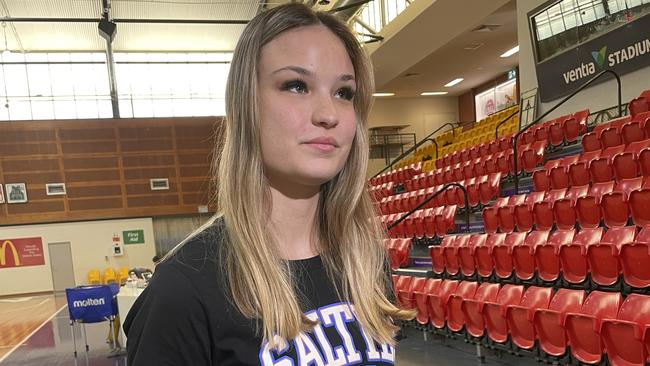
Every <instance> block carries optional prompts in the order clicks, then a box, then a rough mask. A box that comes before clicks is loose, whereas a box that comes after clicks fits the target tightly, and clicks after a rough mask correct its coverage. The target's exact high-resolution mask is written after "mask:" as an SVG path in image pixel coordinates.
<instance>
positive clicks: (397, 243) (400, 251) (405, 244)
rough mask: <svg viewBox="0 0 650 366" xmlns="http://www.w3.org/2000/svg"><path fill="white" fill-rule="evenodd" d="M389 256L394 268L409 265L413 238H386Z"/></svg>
mask: <svg viewBox="0 0 650 366" xmlns="http://www.w3.org/2000/svg"><path fill="white" fill-rule="evenodd" d="M386 240H387V241H388V242H386V245H387V248H388V257H389V258H390V265H391V268H392V269H398V268H400V267H405V266H407V265H408V262H409V257H408V253H409V251H410V250H411V239H386Z"/></svg>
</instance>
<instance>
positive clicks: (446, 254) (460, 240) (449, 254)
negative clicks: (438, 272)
mask: <svg viewBox="0 0 650 366" xmlns="http://www.w3.org/2000/svg"><path fill="white" fill-rule="evenodd" d="M468 241H469V236H468V235H456V236H455V240H454V241H453V242H452V243H453V244H452V245H447V246H445V247H444V248H442V257H443V261H444V262H445V272H447V274H448V275H451V276H454V275H457V274H458V272H459V271H460V264H459V263H458V249H459V248H461V247H463V246H465V245H466V244H467V242H468Z"/></svg>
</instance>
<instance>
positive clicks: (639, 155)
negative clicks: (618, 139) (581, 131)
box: [533, 139, 650, 191]
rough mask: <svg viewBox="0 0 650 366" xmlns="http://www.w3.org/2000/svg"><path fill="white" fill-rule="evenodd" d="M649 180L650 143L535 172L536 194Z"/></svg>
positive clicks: (575, 157)
mask: <svg viewBox="0 0 650 366" xmlns="http://www.w3.org/2000/svg"><path fill="white" fill-rule="evenodd" d="M639 176H643V177H648V176H650V139H645V140H641V141H635V142H633V143H631V144H630V145H628V146H627V147H626V146H623V145H619V146H615V147H609V148H607V149H605V150H595V151H590V152H586V153H583V154H582V155H580V156H578V155H573V156H568V157H566V158H563V159H557V160H550V161H548V162H547V163H546V164H545V165H544V168H543V169H539V170H536V171H534V172H533V186H534V187H535V190H536V191H546V190H549V189H558V188H567V187H569V186H572V185H578V186H580V185H585V184H589V183H590V182H596V183H598V182H608V181H611V180H613V179H615V180H621V179H630V178H636V177H639Z"/></svg>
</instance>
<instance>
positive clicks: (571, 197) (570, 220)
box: [553, 185, 589, 230]
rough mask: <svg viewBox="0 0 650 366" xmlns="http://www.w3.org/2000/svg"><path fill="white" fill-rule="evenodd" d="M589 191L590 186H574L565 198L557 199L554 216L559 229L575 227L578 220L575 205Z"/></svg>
mask: <svg viewBox="0 0 650 366" xmlns="http://www.w3.org/2000/svg"><path fill="white" fill-rule="evenodd" d="M587 193H589V186H586V185H585V186H574V187H571V188H569V189H568V190H567V192H566V195H565V196H564V198H562V199H559V200H557V201H555V204H554V205H553V216H554V217H555V224H556V226H557V228H558V229H559V230H569V229H573V228H574V227H575V225H576V223H577V221H578V217H577V215H576V211H575V206H576V201H577V200H578V198H580V197H584V196H586V195H587Z"/></svg>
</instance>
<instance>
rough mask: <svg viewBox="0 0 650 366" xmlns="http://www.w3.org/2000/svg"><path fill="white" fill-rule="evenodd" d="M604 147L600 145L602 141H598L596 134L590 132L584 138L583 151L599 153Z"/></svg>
mask: <svg viewBox="0 0 650 366" xmlns="http://www.w3.org/2000/svg"><path fill="white" fill-rule="evenodd" d="M602 148H603V147H602V145H601V144H600V139H598V134H597V133H596V132H590V133H588V134H586V135H584V136H582V151H584V152H590V151H598V150H602Z"/></svg>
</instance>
